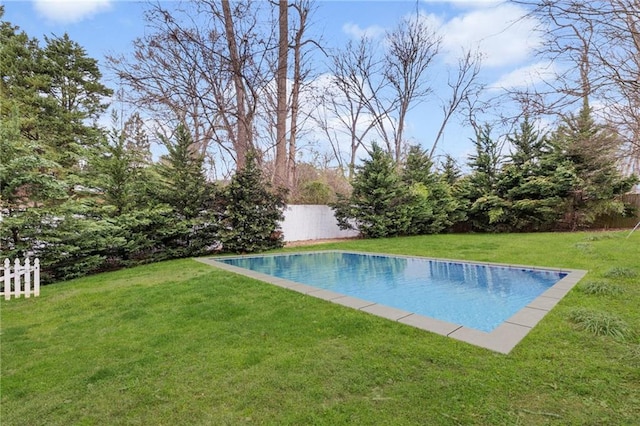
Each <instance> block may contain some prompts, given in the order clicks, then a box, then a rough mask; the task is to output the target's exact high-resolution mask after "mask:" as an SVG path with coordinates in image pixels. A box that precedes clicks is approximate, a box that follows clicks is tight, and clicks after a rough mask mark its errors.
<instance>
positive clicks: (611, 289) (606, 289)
mask: <svg viewBox="0 0 640 426" xmlns="http://www.w3.org/2000/svg"><path fill="white" fill-rule="evenodd" d="M578 290H579V291H581V292H582V293H584V294H590V295H595V296H614V295H618V294H622V293H623V292H624V290H623V289H622V287H619V286H617V285H615V284H611V283H608V282H606V281H587V282H585V283H584V284H581V285H580V286H579V287H578Z"/></svg>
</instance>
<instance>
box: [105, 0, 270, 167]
mask: <svg viewBox="0 0 640 426" xmlns="http://www.w3.org/2000/svg"><path fill="white" fill-rule="evenodd" d="M170 5H171V6H173V7H172V8H171V9H169V8H168V7H170V6H167V8H165V7H164V6H163V5H162V4H160V3H157V4H154V5H151V6H150V8H149V10H148V11H147V13H146V21H147V25H148V27H149V28H150V30H151V31H150V33H149V34H148V35H146V36H144V37H142V38H139V39H137V40H135V42H134V53H133V55H132V56H129V57H125V56H119V57H115V56H111V57H109V58H108V63H109V65H110V66H111V68H112V69H114V70H115V71H116V72H117V75H118V76H119V78H120V80H121V82H122V84H124V85H126V86H128V87H129V88H130V89H132V90H129V91H127V94H128V95H129V99H128V100H129V101H130V102H132V103H134V104H135V105H136V106H138V107H139V108H141V109H143V110H145V111H146V112H147V113H148V114H150V115H151V116H153V117H154V118H155V119H157V120H158V121H159V122H162V123H167V124H168V126H167V127H169V128H175V124H177V123H176V122H184V123H186V124H187V126H188V128H189V129H190V130H191V131H192V133H193V139H194V141H195V143H196V146H197V147H198V149H197V150H198V152H199V154H205V153H206V152H207V150H211V149H212V148H214V147H215V148H216V149H217V155H215V157H216V160H218V161H224V160H225V159H227V158H230V159H231V160H232V161H233V165H232V166H231V167H233V168H235V167H239V168H241V167H243V165H244V162H245V158H246V154H247V152H248V150H250V149H252V147H254V145H255V143H254V141H255V140H256V139H255V135H256V129H255V127H254V120H255V117H256V112H257V110H258V101H259V97H258V94H259V93H260V91H261V90H262V88H263V87H264V86H265V85H266V84H268V82H269V81H271V80H272V75H271V74H269V73H268V68H267V67H266V59H265V58H266V56H267V53H268V52H269V51H270V50H271V49H273V48H274V40H275V37H274V35H273V28H272V26H271V25H270V23H268V22H264V21H261V20H260V19H259V18H260V7H261V6H262V4H261V3H260V2H255V3H254V2H251V1H242V2H233V3H230V2H229V1H222V2H218V1H215V0H206V1H204V0H203V1H199V2H180V3H175V4H174V3H171V4H170ZM174 5H175V6H174Z"/></svg>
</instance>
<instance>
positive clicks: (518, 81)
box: [489, 62, 557, 90]
mask: <svg viewBox="0 0 640 426" xmlns="http://www.w3.org/2000/svg"><path fill="white" fill-rule="evenodd" d="M556 71H557V70H556V67H555V66H554V64H553V63H549V62H537V63H535V64H531V65H527V66H524V67H520V68H517V69H515V70H513V71H511V72H509V73H507V74H504V75H502V76H500V78H499V79H498V81H496V82H495V83H493V84H492V85H491V86H490V87H489V89H492V90H501V89H519V88H525V87H532V86H535V85H536V84H538V83H540V82H542V81H544V80H549V79H552V78H553V76H555V75H556Z"/></svg>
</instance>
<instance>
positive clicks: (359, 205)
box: [332, 144, 411, 238]
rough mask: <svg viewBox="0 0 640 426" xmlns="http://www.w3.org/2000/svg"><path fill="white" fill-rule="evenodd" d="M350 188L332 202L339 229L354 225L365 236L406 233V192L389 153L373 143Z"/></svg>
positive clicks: (375, 236)
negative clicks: (348, 191)
mask: <svg viewBox="0 0 640 426" xmlns="http://www.w3.org/2000/svg"><path fill="white" fill-rule="evenodd" d="M352 187H353V190H352V193H351V196H350V197H344V196H340V197H339V198H338V201H337V202H336V203H335V204H333V205H332V207H333V209H334V212H335V216H336V219H337V221H338V224H339V226H340V227H341V228H342V229H353V228H354V227H355V228H356V229H358V230H359V231H360V233H361V234H362V235H363V236H365V237H368V238H380V237H388V236H397V235H404V234H407V232H408V230H409V227H410V226H411V217H410V206H409V200H410V196H409V191H408V189H407V187H406V185H404V184H403V182H402V181H401V179H400V175H399V173H398V171H397V168H396V164H395V161H394V160H393V158H392V157H391V155H390V154H389V153H387V152H385V151H384V150H382V148H380V147H379V146H378V145H375V144H374V146H373V147H372V149H371V153H370V158H369V159H367V160H365V161H364V162H363V164H362V165H360V166H357V167H356V172H355V175H354V178H353V182H352Z"/></svg>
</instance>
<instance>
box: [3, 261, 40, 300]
mask: <svg viewBox="0 0 640 426" xmlns="http://www.w3.org/2000/svg"><path fill="white" fill-rule="evenodd" d="M1 270H2V276H0V285H1V286H2V291H0V295H4V298H5V299H6V300H9V299H11V296H13V297H16V298H17V297H20V295H24V297H31V295H32V294H33V295H34V296H40V259H35V260H34V261H33V264H31V261H30V260H29V259H25V260H24V264H22V265H21V264H20V259H16V260H15V262H14V263H13V271H12V269H11V261H10V260H9V259H5V260H4V267H2V268H1ZM12 283H13V284H12ZM23 284H24V285H23Z"/></svg>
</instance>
